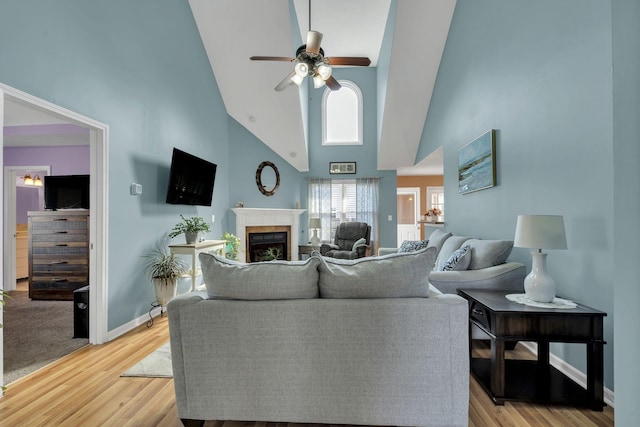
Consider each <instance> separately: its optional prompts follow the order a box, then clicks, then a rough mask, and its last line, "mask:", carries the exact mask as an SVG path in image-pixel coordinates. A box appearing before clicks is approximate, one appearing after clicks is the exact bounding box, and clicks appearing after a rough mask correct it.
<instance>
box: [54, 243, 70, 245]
mask: <svg viewBox="0 0 640 427" xmlns="http://www.w3.org/2000/svg"><path fill="white" fill-rule="evenodd" d="M56 246H69V245H67V244H66V243H56Z"/></svg>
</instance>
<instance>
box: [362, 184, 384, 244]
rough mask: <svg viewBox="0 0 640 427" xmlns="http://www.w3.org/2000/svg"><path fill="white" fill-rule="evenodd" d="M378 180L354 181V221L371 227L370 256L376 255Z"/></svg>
mask: <svg viewBox="0 0 640 427" xmlns="http://www.w3.org/2000/svg"><path fill="white" fill-rule="evenodd" d="M379 188H380V178H357V179H356V206H357V207H356V220H357V221H360V222H366V223H367V224H369V225H370V226H371V245H370V246H371V252H370V254H371V255H375V254H377V253H378V239H379V238H378V233H379V215H378V211H379V205H380V203H379V196H378V194H379Z"/></svg>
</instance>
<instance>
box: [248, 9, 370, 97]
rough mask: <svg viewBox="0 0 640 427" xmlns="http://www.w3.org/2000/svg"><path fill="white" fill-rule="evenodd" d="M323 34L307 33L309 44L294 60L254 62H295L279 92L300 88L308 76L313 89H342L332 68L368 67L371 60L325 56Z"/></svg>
mask: <svg viewBox="0 0 640 427" xmlns="http://www.w3.org/2000/svg"><path fill="white" fill-rule="evenodd" d="M309 28H311V0H309ZM321 42H322V33H319V32H318V31H311V29H309V32H308V33H307V43H306V44H303V45H302V46H300V47H299V48H298V49H297V50H296V56H295V57H294V58H290V57H286V56H252V57H250V58H249V59H251V60H252V61H286V62H295V64H296V65H295V67H294V69H293V71H291V73H289V74H288V75H287V77H285V78H284V80H282V81H281V82H280V83H279V84H278V85H277V86H276V88H275V89H276V90H277V91H282V90H284V89H285V88H286V87H287V86H289V85H290V84H292V83H295V84H297V85H298V86H300V85H301V84H302V82H303V81H304V78H305V77H306V76H310V77H311V78H313V87H314V88H316V89H317V88H319V87H322V86H324V85H325V84H326V85H327V87H329V89H331V90H338V89H340V87H341V86H340V83H338V81H337V80H336V79H335V78H334V77H333V76H332V75H331V72H332V70H331V66H335V65H351V66H360V67H367V66H369V64H371V60H370V59H369V58H366V57H359V56H333V57H330V58H329V57H326V56H324V50H322V48H321V47H320V43H321Z"/></svg>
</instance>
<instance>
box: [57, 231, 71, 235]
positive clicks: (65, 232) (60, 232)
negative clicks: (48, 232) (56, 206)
mask: <svg viewBox="0 0 640 427" xmlns="http://www.w3.org/2000/svg"><path fill="white" fill-rule="evenodd" d="M67 233H68V231H56V233H55V234H67Z"/></svg>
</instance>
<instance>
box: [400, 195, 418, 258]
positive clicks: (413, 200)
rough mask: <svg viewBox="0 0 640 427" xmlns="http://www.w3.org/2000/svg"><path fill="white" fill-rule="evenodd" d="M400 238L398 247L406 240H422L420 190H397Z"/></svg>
mask: <svg viewBox="0 0 640 427" xmlns="http://www.w3.org/2000/svg"><path fill="white" fill-rule="evenodd" d="M397 207H398V214H397V216H398V236H397V244H396V246H398V247H399V246H400V244H402V242H403V241H405V240H420V223H419V222H418V221H419V220H420V189H419V188H417V187H402V188H398V190H397Z"/></svg>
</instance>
